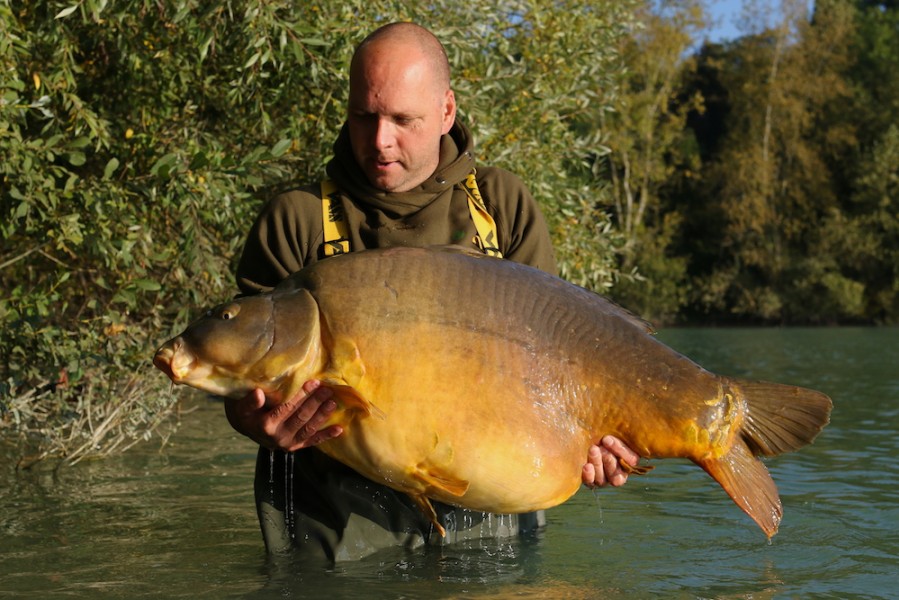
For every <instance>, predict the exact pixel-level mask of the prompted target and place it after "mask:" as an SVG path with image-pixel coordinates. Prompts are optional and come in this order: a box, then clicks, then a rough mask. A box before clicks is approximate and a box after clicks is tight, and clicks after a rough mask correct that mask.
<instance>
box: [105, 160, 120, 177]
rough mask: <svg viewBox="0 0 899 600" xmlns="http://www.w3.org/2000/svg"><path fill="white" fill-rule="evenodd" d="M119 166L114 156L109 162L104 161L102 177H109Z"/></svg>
mask: <svg viewBox="0 0 899 600" xmlns="http://www.w3.org/2000/svg"><path fill="white" fill-rule="evenodd" d="M118 168H119V159H117V158H116V157H115V156H113V157H112V158H110V159H109V162H107V163H106V168H105V169H103V179H109V178H110V177H112V174H113V173H115V171H116V169H118Z"/></svg>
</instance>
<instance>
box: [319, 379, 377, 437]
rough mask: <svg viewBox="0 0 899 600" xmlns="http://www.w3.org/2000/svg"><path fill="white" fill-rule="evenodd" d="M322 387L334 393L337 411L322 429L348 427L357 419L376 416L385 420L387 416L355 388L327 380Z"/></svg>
mask: <svg viewBox="0 0 899 600" xmlns="http://www.w3.org/2000/svg"><path fill="white" fill-rule="evenodd" d="M322 385H324V386H327V387H328V389H330V390H331V391H332V392H333V393H334V402H336V403H337V410H335V411H334V412H333V413H332V414H331V418H330V419H328V421H327V422H326V423H325V424H324V425H322V426H321V427H322V428H324V427H329V426H331V425H346V424H347V423H349V422H350V421H352V420H353V419H355V418H360V417H369V416H374V417H376V418H378V419H381V420H384V419H386V418H387V415H385V414H384V412H383V411H382V410H381V409H379V408H378V407H377V406H375V405H374V404H372V403H371V402H369V401H368V400H366V399H365V398H363V397H362V396H361V395H360V394H359V392H357V391H356V389H355V388H353V387H350V386H349V385H346V383H344V382H341V381H336V380H334V379H325V380H324V381H322Z"/></svg>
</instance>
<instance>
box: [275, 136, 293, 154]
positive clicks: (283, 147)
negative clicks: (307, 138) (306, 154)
mask: <svg viewBox="0 0 899 600" xmlns="http://www.w3.org/2000/svg"><path fill="white" fill-rule="evenodd" d="M291 144H293V140H292V139H290V138H285V139H283V140H281V141H279V142H278V143H277V144H275V145H274V146H272V149H271V154H272V156H273V157H274V158H279V157H281V156H283V155H284V153H285V152H287V150H288V149H289V148H290V146H291Z"/></svg>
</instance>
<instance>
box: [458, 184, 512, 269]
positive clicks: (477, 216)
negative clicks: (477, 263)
mask: <svg viewBox="0 0 899 600" xmlns="http://www.w3.org/2000/svg"><path fill="white" fill-rule="evenodd" d="M462 188H463V189H464V190H465V194H466V195H467V196H468V210H469V211H471V220H472V221H474V226H475V228H476V229H477V230H478V235H476V236H475V238H474V241H475V243H476V244H477V245H478V248H480V249H481V252H483V253H484V254H487V255H488V256H495V257H496V258H502V257H503V253H502V252H500V250H499V236H498V235H497V234H496V222H495V221H494V220H493V217H491V216H490V213H488V212H487V207H486V206H485V205H484V200H483V198H481V192H480V190H478V180H477V179H476V178H475V174H474V173H470V174H469V175H468V177H467V178H466V179H465V181H464V182H463V183H462Z"/></svg>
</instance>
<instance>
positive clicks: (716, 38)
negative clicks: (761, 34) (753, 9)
mask: <svg viewBox="0 0 899 600" xmlns="http://www.w3.org/2000/svg"><path fill="white" fill-rule="evenodd" d="M744 1H748V2H749V3H751V4H754V5H761V6H779V5H780V2H779V1H778V0H705V4H706V10H707V13H708V15H709V20H710V21H711V22H712V29H711V32H710V34H709V39H710V41H712V42H724V41H729V40H733V39H736V38H738V37H740V36H743V35H746V33H747V32H746V31H743V30H741V29H740V26H739V25H738V22H739V20H740V15H741V13H742V10H743V4H744ZM814 4H815V3H814V0H808V6H809V9H811V8H812V7H813V6H814Z"/></svg>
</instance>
